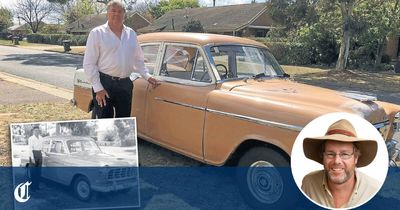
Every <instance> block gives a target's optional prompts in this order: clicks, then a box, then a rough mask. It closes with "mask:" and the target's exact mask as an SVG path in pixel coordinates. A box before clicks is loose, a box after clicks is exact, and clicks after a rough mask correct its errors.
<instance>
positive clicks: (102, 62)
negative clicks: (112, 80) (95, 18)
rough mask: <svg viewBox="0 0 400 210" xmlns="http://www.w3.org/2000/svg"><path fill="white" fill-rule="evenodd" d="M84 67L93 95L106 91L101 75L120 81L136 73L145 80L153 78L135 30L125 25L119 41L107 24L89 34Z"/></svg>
mask: <svg viewBox="0 0 400 210" xmlns="http://www.w3.org/2000/svg"><path fill="white" fill-rule="evenodd" d="M83 68H84V70H85V73H86V76H87V77H88V80H89V82H90V83H91V84H92V86H93V90H94V92H98V91H100V90H103V89H104V88H103V85H102V84H101V83H100V74H99V72H102V73H104V74H107V75H110V76H114V77H121V78H125V77H129V76H130V75H131V74H132V73H133V72H137V73H139V74H140V75H141V76H142V77H143V78H144V79H146V80H147V79H148V78H149V77H150V76H151V75H150V74H149V71H148V69H147V68H146V66H145V65H144V57H143V52H142V48H141V47H140V45H139V43H138V40H137V36H136V33H135V31H133V30H132V29H131V28H129V27H126V26H125V25H124V26H123V29H122V34H121V39H119V38H118V37H117V36H116V35H115V34H114V32H112V31H111V29H110V27H109V26H108V22H107V23H105V24H104V25H101V26H98V27H96V28H94V29H93V30H92V31H91V32H90V33H89V37H88V39H87V42H86V49H85V56H84V58H83Z"/></svg>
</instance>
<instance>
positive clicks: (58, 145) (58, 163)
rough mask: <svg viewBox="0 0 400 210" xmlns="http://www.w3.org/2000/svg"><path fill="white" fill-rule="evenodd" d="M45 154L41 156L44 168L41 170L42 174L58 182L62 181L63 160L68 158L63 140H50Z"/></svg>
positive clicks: (63, 171)
mask: <svg viewBox="0 0 400 210" xmlns="http://www.w3.org/2000/svg"><path fill="white" fill-rule="evenodd" d="M46 151H47V152H46V153H45V154H46V156H45V157H44V158H43V165H45V166H46V169H44V170H42V176H43V177H45V178H47V179H50V180H53V181H56V182H59V183H64V179H63V174H64V173H65V169H63V167H65V166H66V165H65V161H66V158H68V155H67V152H68V151H67V150H66V149H65V145H64V142H63V141H61V140H52V141H50V145H49V149H48V150H46Z"/></svg>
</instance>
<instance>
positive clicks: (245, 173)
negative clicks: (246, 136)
mask: <svg viewBox="0 0 400 210" xmlns="http://www.w3.org/2000/svg"><path fill="white" fill-rule="evenodd" d="M238 166H239V167H238V168H237V172H236V178H237V183H238V186H239V190H240V193H241V194H242V197H243V198H244V199H245V201H246V202H247V204H249V205H251V206H252V207H253V208H255V209H292V208H293V207H294V205H295V203H296V202H293V198H295V197H293V196H294V194H293V193H296V196H297V187H296V185H295V184H294V180H293V178H292V175H291V172H290V168H289V161H288V160H287V159H286V158H285V157H283V155H282V154H280V153H279V152H277V151H275V150H273V149H271V148H269V147H266V146H262V147H254V148H251V149H249V150H248V151H247V152H246V153H245V154H244V155H243V156H242V157H241V158H240V160H239V162H238ZM289 201H290V202H289Z"/></svg>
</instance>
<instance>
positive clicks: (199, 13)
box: [139, 3, 266, 33]
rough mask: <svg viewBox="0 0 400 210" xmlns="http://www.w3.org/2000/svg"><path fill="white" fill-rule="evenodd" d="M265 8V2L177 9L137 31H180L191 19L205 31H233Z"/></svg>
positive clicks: (250, 20) (251, 19)
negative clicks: (197, 22) (198, 22)
mask: <svg viewBox="0 0 400 210" xmlns="http://www.w3.org/2000/svg"><path fill="white" fill-rule="evenodd" d="M265 10H266V6H265V3H253V4H241V5H230V6H220V7H200V8H187V9H177V10H173V11H170V12H168V13H166V14H164V15H163V16H161V17H160V18H158V19H157V20H155V21H154V22H153V23H152V24H151V25H149V26H147V27H144V28H142V29H140V30H139V31H140V32H144V33H146V32H154V31H181V30H182V27H183V26H184V25H185V24H186V23H187V22H188V21H189V20H191V19H193V20H199V21H200V22H201V24H202V26H203V28H204V29H205V30H206V31H207V32H223V31H234V30H237V29H239V28H241V27H243V26H246V25H248V24H250V23H251V22H252V21H254V19H255V18H257V17H258V16H259V15H260V14H261V13H262V12H264V11H265ZM172 22H173V24H172Z"/></svg>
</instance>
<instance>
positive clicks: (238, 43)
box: [74, 33, 400, 206]
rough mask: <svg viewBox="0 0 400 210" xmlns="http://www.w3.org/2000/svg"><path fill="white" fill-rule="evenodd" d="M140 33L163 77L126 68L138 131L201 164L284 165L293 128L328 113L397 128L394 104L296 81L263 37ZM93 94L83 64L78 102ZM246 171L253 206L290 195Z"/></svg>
mask: <svg viewBox="0 0 400 210" xmlns="http://www.w3.org/2000/svg"><path fill="white" fill-rule="evenodd" d="M138 39H139V42H140V44H141V46H142V49H143V52H144V57H145V64H146V66H147V68H148V69H149V71H150V73H151V74H152V75H154V76H155V77H156V78H157V79H159V80H160V81H161V85H160V86H158V87H156V88H153V87H152V86H151V85H149V84H148V83H147V82H146V81H145V80H144V79H142V78H140V77H139V76H138V75H136V74H133V75H132V76H131V79H132V81H133V83H134V89H133V103H132V113H131V115H132V116H134V117H136V118H137V125H138V135H139V136H140V137H141V138H143V139H146V140H148V141H151V142H154V143H156V144H159V145H161V146H163V147H166V148H169V149H171V150H173V151H176V152H178V153H181V154H184V155H187V156H189V157H192V158H194V159H196V160H199V161H202V162H204V163H207V164H211V165H217V166H222V165H239V166H252V167H257V166H287V165H289V159H290V154H291V150H292V146H293V143H294V140H295V138H296V136H297V135H298V133H299V131H300V130H301V129H302V128H303V127H304V126H305V125H306V124H307V123H309V122H310V121H311V120H313V119H314V118H316V117H318V116H321V115H323V114H326V113H331V112H347V113H353V114H356V115H359V116H362V117H364V118H365V119H367V120H368V121H370V122H371V123H372V124H373V125H375V127H376V128H377V129H378V130H379V131H380V132H381V133H382V135H383V137H384V139H385V140H387V141H389V140H391V138H392V136H393V133H394V132H395V131H396V130H397V127H395V125H396V123H397V119H398V116H399V115H398V112H399V111H400V106H398V105H394V104H389V103H385V102H380V101H377V100H376V98H375V97H371V96H366V95H361V94H358V93H353V92H337V91H333V90H329V89H324V88H319V87H313V86H310V85H305V84H299V83H296V82H293V81H291V80H290V79H289V75H287V74H285V72H284V71H283V69H282V68H281V67H280V65H279V64H278V63H277V61H276V60H275V59H274V57H273V56H272V54H271V53H270V52H269V50H268V49H267V47H266V46H264V45H262V44H261V43H259V42H256V41H253V40H249V39H245V38H239V37H232V36H223V35H213V34H200V33H153V34H144V35H140V36H139V37H138ZM91 100H92V95H91V86H90V84H89V83H88V82H87V80H86V78H85V75H84V72H83V70H82V69H80V70H77V72H76V75H75V79H74V102H75V103H76V105H77V106H78V107H79V108H81V109H83V110H85V111H87V112H89V111H91V109H92V106H93V104H92V101H91ZM395 128H396V129H395ZM251 173H252V170H249V172H248V173H245V174H241V175H243V176H244V179H246V178H247V187H242V192H243V194H244V196H245V197H246V199H248V200H250V201H251V203H252V204H253V205H255V206H258V204H259V205H265V206H268V205H272V206H273V205H275V204H278V205H281V203H285V202H286V201H285V199H284V197H282V196H277V197H276V198H271V197H265V196H264V197H263V195H265V194H268V193H271V192H282V190H283V189H284V188H285V186H284V185H285V183H284V181H282V179H278V180H281V181H282V182H283V183H281V184H272V182H268V181H267V182H265V179H269V178H270V177H272V176H273V175H271V174H269V175H266V174H265V173H257V174H251ZM243 176H242V177H243ZM263 180H264V181H263ZM277 188H279V189H277ZM287 203H289V202H287Z"/></svg>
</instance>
